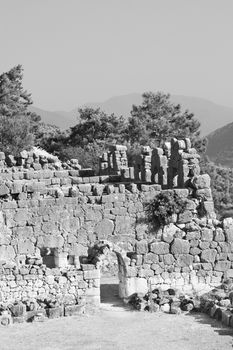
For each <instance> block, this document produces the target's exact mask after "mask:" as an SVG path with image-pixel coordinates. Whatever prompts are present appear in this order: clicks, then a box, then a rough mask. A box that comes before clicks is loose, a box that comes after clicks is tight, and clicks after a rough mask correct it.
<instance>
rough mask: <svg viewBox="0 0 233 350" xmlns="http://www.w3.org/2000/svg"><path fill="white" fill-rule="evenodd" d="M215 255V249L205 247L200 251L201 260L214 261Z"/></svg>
mask: <svg viewBox="0 0 233 350" xmlns="http://www.w3.org/2000/svg"><path fill="white" fill-rule="evenodd" d="M216 255H217V251H216V250H215V249H206V250H204V251H203V252H202V253H201V261H202V262H211V263H214V261H215V259H216Z"/></svg>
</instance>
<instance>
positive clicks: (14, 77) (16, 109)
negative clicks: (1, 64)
mask: <svg viewBox="0 0 233 350" xmlns="http://www.w3.org/2000/svg"><path fill="white" fill-rule="evenodd" d="M22 79H23V68H22V66H21V65H17V66H15V67H13V68H12V69H11V70H9V72H6V73H3V74H1V75H0V115H4V116H6V117H12V116H15V115H24V114H25V113H26V112H27V107H28V106H29V105H31V104H32V99H31V94H29V93H28V92H27V91H26V90H24V89H23V86H22Z"/></svg>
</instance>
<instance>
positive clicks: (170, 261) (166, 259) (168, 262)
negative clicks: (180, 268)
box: [163, 254, 175, 265]
mask: <svg viewBox="0 0 233 350" xmlns="http://www.w3.org/2000/svg"><path fill="white" fill-rule="evenodd" d="M174 261H175V259H174V256H173V255H172V254H165V255H163V262H164V264H165V265H172V264H173V263H174Z"/></svg>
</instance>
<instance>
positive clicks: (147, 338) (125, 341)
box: [0, 280, 233, 350]
mask: <svg viewBox="0 0 233 350" xmlns="http://www.w3.org/2000/svg"><path fill="white" fill-rule="evenodd" d="M109 283H112V281H111V280H108V281H104V284H103V285H102V287H101V296H102V304H101V310H100V311H99V312H98V313H97V314H95V315H90V316H87V315H83V316H73V317H67V318H65V317H64V318H60V319H54V320H48V321H46V322H44V323H32V324H30V323H27V324H25V323H24V324H15V325H13V326H10V327H7V328H5V327H0V349H1V350H13V349H14V350H18V349H20V350H21V349H23V350H52V349H54V350H71V349H72V350H73V349H75V350H77V349H78V350H79V349H80V350H81V349H82V350H128V349H133V350H141V349H143V350H152V349H153V350H156V349H159V350H168V349H169V350H178V349H179V350H207V349H208V350H229V349H232V348H233V329H232V328H228V327H224V326H222V325H221V323H220V322H217V321H216V320H213V319H210V318H209V317H208V316H206V315H204V314H182V315H170V314H162V313H154V314H151V313H146V312H137V311H132V310H130V309H129V308H128V307H126V306H125V305H123V304H122V303H121V301H120V300H119V299H118V298H117V284H109Z"/></svg>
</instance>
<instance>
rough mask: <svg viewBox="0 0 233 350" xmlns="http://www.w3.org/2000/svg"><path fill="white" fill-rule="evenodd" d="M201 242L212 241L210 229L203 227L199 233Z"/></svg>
mask: <svg viewBox="0 0 233 350" xmlns="http://www.w3.org/2000/svg"><path fill="white" fill-rule="evenodd" d="M201 239H202V240H203V241H207V242H211V241H212V240H213V231H212V230H211V229H210V228H206V227H204V228H203V230H202V233H201Z"/></svg>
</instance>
